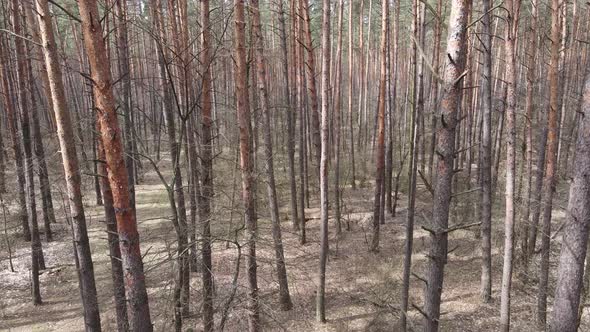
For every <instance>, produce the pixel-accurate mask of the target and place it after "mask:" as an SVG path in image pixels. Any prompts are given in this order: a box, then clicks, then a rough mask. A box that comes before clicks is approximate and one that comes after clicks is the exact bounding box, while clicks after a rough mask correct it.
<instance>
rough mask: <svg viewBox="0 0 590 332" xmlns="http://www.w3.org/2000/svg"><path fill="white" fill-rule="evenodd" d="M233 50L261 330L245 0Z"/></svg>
mask: <svg viewBox="0 0 590 332" xmlns="http://www.w3.org/2000/svg"><path fill="white" fill-rule="evenodd" d="M234 5H235V8H234V18H235V29H234V49H235V66H236V67H235V70H234V74H235V84H236V86H235V88H236V101H237V113H238V127H239V132H240V168H241V171H242V200H243V202H244V209H245V214H244V218H245V224H246V229H247V231H246V234H247V235H246V236H247V244H246V246H247V248H248V251H247V255H248V258H247V262H246V268H247V270H248V311H249V313H248V330H249V331H250V332H255V331H258V330H260V305H259V303H258V301H259V300H258V276H257V265H256V239H257V219H258V216H257V215H256V201H255V194H254V192H255V183H254V179H253V166H252V157H251V141H250V137H251V135H250V123H251V119H250V98H249V96H248V79H247V72H248V68H247V62H246V18H245V14H244V0H235V2H234Z"/></svg>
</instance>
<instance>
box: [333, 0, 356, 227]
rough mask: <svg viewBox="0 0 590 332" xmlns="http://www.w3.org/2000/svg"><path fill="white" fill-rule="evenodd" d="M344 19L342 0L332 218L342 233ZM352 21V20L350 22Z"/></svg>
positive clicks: (336, 89) (335, 90)
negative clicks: (341, 148) (341, 162)
mask: <svg viewBox="0 0 590 332" xmlns="http://www.w3.org/2000/svg"><path fill="white" fill-rule="evenodd" d="M351 6H352V5H351ZM343 19H344V0H340V1H339V3H338V27H337V29H338V40H337V46H336V59H335V61H336V64H335V71H336V76H335V87H334V144H335V145H336V147H335V151H334V159H335V160H334V219H335V220H336V233H337V234H340V233H342V220H341V219H342V212H341V210H342V208H341V206H340V202H341V199H342V198H341V193H342V191H341V189H340V146H341V138H340V130H341V127H342V115H341V114H342V82H341V80H342V34H343V30H342V22H343ZM351 23H352V22H351Z"/></svg>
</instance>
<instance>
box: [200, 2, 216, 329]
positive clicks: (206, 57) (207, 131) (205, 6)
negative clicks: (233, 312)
mask: <svg viewBox="0 0 590 332" xmlns="http://www.w3.org/2000/svg"><path fill="white" fill-rule="evenodd" d="M209 12H210V10H209V0H201V12H200V15H201V26H202V27H203V28H202V33H201V48H202V50H201V65H202V70H201V73H202V75H203V76H202V80H203V81H202V82H203V83H202V92H201V194H200V196H199V221H200V222H201V226H202V229H201V238H202V245H201V264H202V266H201V273H202V276H201V278H202V282H203V330H204V331H205V332H210V331H213V328H214V323H215V321H214V307H213V297H214V294H213V271H212V268H213V266H212V263H211V227H210V224H211V204H212V200H213V152H212V151H213V141H212V134H211V102H212V98H211V72H210V68H211V64H212V61H211V22H210V19H209Z"/></svg>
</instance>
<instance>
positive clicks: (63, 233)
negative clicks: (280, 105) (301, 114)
mask: <svg viewBox="0 0 590 332" xmlns="http://www.w3.org/2000/svg"><path fill="white" fill-rule="evenodd" d="M162 163H167V161H166V160H163V161H162ZM146 167H147V166H146ZM227 168H228V169H226V170H225V172H224V171H221V172H219V173H218V178H217V179H216V181H217V182H216V186H217V187H216V188H217V189H216V195H217V196H216V206H215V220H214V222H213V234H214V237H215V238H216V241H215V243H214V248H213V256H214V273H215V285H216V295H217V297H216V300H215V306H216V310H217V312H216V319H217V320H216V324H219V320H220V317H221V312H222V311H223V308H224V307H225V305H226V302H227V300H228V298H229V296H230V294H231V293H232V291H233V290H234V287H233V285H232V279H233V278H234V274H235V272H236V264H237V257H238V254H237V250H236V248H235V246H233V245H230V246H229V247H227V243H226V241H225V239H228V237H229V238H230V239H231V238H232V236H233V235H231V234H233V232H228V230H229V229H232V228H236V227H239V223H240V222H241V221H240V215H241V214H240V212H239V197H240V196H239V192H236V194H235V195H232V191H233V188H234V186H238V188H239V184H240V183H239V174H234V171H233V170H232V167H229V166H227ZM279 172H282V170H280V171H279ZM283 174H284V173H283ZM220 175H223V176H220ZM88 188H91V187H90V186H89V187H88ZM286 190H287V189H286V183H285V181H284V179H283V180H282V181H281V182H280V188H279V191H280V192H281V193H282V195H283V198H282V199H281V202H283V204H282V210H281V216H282V219H283V223H282V225H283V238H284V246H285V255H286V261H287V270H288V274H289V286H290V290H291V295H292V298H293V302H294V308H293V310H291V311H289V312H282V311H279V310H278V309H277V308H278V301H277V291H278V285H277V280H276V276H275V274H274V271H273V257H274V252H273V250H272V238H271V235H270V224H269V221H268V219H267V218H268V216H267V215H266V213H265V211H266V209H265V206H264V205H261V206H260V207H259V211H260V212H261V213H262V215H261V220H260V226H259V236H260V239H259V244H258V258H259V286H260V289H261V294H260V295H261V298H262V313H263V315H262V316H263V320H264V330H266V331H391V330H394V331H395V330H397V329H398V326H397V322H398V321H399V314H400V312H399V309H398V306H399V303H400V290H401V273H402V258H403V245H404V222H405V218H406V213H405V203H406V200H407V198H406V197H405V196H403V195H402V197H400V202H399V205H398V213H397V216H396V217H391V216H388V217H387V220H386V224H385V225H383V226H382V232H381V236H382V237H381V250H380V252H379V253H376V254H372V253H368V252H367V248H368V240H369V239H370V222H369V221H370V220H369V215H370V210H371V205H372V203H371V202H372V198H371V195H372V189H371V188H370V184H368V185H367V188H365V189H359V190H356V191H352V190H350V188H347V189H346V190H345V198H344V201H345V206H344V210H345V211H344V213H343V219H344V222H345V223H349V224H350V228H351V230H350V231H344V232H343V234H342V235H341V236H339V237H337V236H336V235H335V233H334V232H333V231H334V229H335V228H334V227H333V225H334V222H333V221H332V220H331V221H330V222H331V228H332V229H331V233H330V256H329V262H328V274H327V318H328V323H327V324H324V325H322V324H317V323H316V322H315V320H314V318H315V312H314V303H315V302H314V301H315V298H314V295H315V288H316V286H315V285H316V270H317V267H318V251H319V238H318V232H319V219H318V217H319V210H318V208H317V201H316V200H315V199H312V201H311V207H310V208H309V209H307V210H306V214H307V215H308V216H309V217H310V218H311V219H310V220H309V221H308V223H307V229H308V232H307V234H308V243H307V244H306V245H300V244H299V241H298V237H297V234H295V233H294V232H292V231H291V229H292V228H291V222H290V220H288V210H287V209H288V206H287V204H286V202H288V200H287V197H286V194H285V192H286ZM259 191H260V194H259V195H260V200H261V201H263V200H264V198H266V194H265V188H263V187H262V186H261V188H259ZM89 192H90V191H89ZM428 195H429V194H428V193H427V192H426V191H425V189H423V188H421V191H420V197H419V200H418V210H419V213H418V214H417V215H418V217H417V221H416V222H417V227H416V231H415V241H414V244H415V247H414V255H413V271H414V273H416V274H417V275H421V274H422V273H423V270H424V264H425V259H426V258H425V252H426V250H427V247H428V245H427V243H428V241H427V240H428V234H427V233H426V232H425V231H423V230H421V229H420V225H421V224H423V223H424V220H423V216H426V215H428V214H429V210H430V205H429V204H430V203H429V197H428ZM88 196H89V197H87V199H88V207H87V219H88V222H89V233H90V234H89V235H90V238H91V246H92V253H93V259H94V263H95V265H94V266H95V273H96V282H97V288H98V295H99V302H100V310H101V317H102V326H103V330H105V331H113V330H116V323H115V318H114V317H115V316H114V305H113V299H112V284H111V277H110V264H109V257H108V255H107V254H108V248H107V243H106V233H105V231H104V229H105V226H104V224H103V223H102V222H101V221H102V220H101V218H102V208H101V207H96V206H93V205H92V204H91V201H92V200H93V197H91V196H92V195H90V194H89V195H88ZM232 196H234V199H235V202H234V204H233V208H234V209H233V210H235V212H233V213H232V204H231V201H232ZM497 199H501V196H500V195H498V196H497ZM137 202H138V204H137V209H138V219H139V220H140V234H141V240H142V244H141V245H142V251H143V253H144V255H145V256H144V263H145V270H146V275H147V284H148V287H149V289H148V293H149V297H150V306H151V312H152V319H153V321H154V323H155V327H156V330H158V331H170V330H172V324H173V317H172V311H171V309H172V303H171V299H172V296H171V294H172V284H171V280H173V279H172V276H173V273H174V269H175V264H174V259H173V257H172V255H173V252H174V247H175V235H174V230H173V227H172V224H171V222H170V221H169V220H168V219H167V216H168V211H169V207H168V205H167V201H166V195H165V190H164V187H163V186H162V185H161V184H160V183H159V180H158V178H157V176H156V175H155V173H154V172H147V173H146V174H145V175H144V177H143V180H142V184H141V185H139V186H137ZM58 206H59V205H58ZM459 209H460V207H459ZM57 210H58V213H59V215H62V213H61V212H62V211H63V210H62V209H61V208H57ZM494 213H495V215H497V216H498V217H499V218H501V215H502V213H503V208H501V207H498V208H497V209H496V211H495V212H494ZM458 214H459V215H460V213H458ZM230 219H231V220H232V224H231V225H230V222H229V221H230ZM554 219H555V223H556V228H557V226H558V225H559V223H560V222H561V220H562V219H563V211H562V210H556V211H555V213H554ZM470 222H472V221H470ZM54 230H55V231H56V236H55V237H56V239H55V241H54V242H51V243H45V242H44V243H43V249H44V251H45V258H46V261H47V266H48V269H47V270H45V271H43V274H42V275H41V285H42V289H41V291H42V296H43V301H44V304H43V305H41V306H37V307H35V306H33V305H32V304H31V301H30V292H29V264H30V255H29V252H30V251H29V247H28V244H26V243H24V242H23V241H22V240H20V239H17V236H16V235H14V234H12V235H11V236H10V239H11V241H12V246H13V248H12V249H13V261H14V267H15V270H16V272H10V270H9V265H8V255H7V250H6V245H5V243H4V241H2V242H3V243H2V247H1V248H0V249H1V251H0V292H1V295H0V330H6V331H83V318H82V311H81V306H80V294H79V290H78V287H77V278H76V274H75V266H74V264H73V257H72V244H71V237H70V233H69V226H67V224H65V223H64V221H63V218H62V219H61V220H60V221H59V223H58V224H56V225H54ZM501 230H502V221H501V220H500V219H498V220H495V221H494V232H495V233H494V239H493V254H494V261H493V272H494V276H493V277H494V279H493V282H494V284H493V285H494V293H493V297H494V300H493V302H492V303H491V304H482V303H481V301H480V299H479V283H480V259H479V251H478V248H479V240H478V239H477V238H476V237H475V233H474V231H476V230H462V231H457V232H453V233H452V234H451V238H450V241H449V248H451V250H452V252H451V253H450V254H449V260H448V264H447V266H446V270H445V271H446V274H445V282H444V287H445V288H444V293H443V302H444V303H443V307H442V312H443V313H444V315H443V316H442V319H441V320H442V321H441V330H443V331H496V330H498V328H499V314H500V313H499V296H500V295H499V286H500V282H501V267H502V265H501V264H502V261H501V257H502V244H503V237H502V231H501ZM556 239H557V240H559V239H560V237H559V236H557V237H556ZM239 242H240V243H242V242H243V241H242V239H239ZM558 247H559V246H558V245H554V246H553V249H552V253H553V256H554V257H553V260H552V263H553V269H552V271H553V272H555V271H556V263H555V255H556V254H557V252H558V250H559V248H558ZM241 258H242V259H241V262H240V270H239V277H238V280H239V282H238V286H237V288H235V292H236V296H235V299H234V301H233V302H232V303H230V304H229V311H228V312H229V314H228V321H227V323H226V326H225V330H227V331H243V330H245V329H246V326H247V325H246V311H245V294H246V293H245V288H244V287H245V285H246V282H245V279H244V277H245V271H244V262H243V255H242V256H241ZM537 269H538V266H537V265H533V266H532V268H531V270H532V271H536V270H537ZM532 279H533V280H532V281H530V282H529V283H528V284H524V283H523V281H522V278H521V277H520V276H518V275H517V276H516V277H515V279H514V288H513V292H512V294H513V300H512V327H513V331H536V329H535V327H534V312H535V308H536V283H535V282H534V278H532ZM554 282H555V281H554V279H552V280H551V284H550V285H551V287H553V286H554ZM421 283H422V282H421V281H420V280H418V279H417V278H413V279H412V288H411V291H410V295H411V303H413V304H414V305H416V306H421V298H422V284H421ZM191 286H192V292H191V312H192V314H191V316H190V317H187V318H186V320H185V328H186V329H187V330H188V329H189V328H192V329H193V330H199V329H200V326H201V324H200V318H199V314H198V312H199V308H200V305H201V301H200V297H201V296H200V292H201V290H200V289H201V280H200V273H192V282H191ZM409 318H410V319H409V322H410V326H411V327H413V328H414V329H416V330H418V329H419V327H420V325H421V317H420V314H419V312H418V311H417V310H412V311H411V312H410V314H409ZM582 329H583V330H590V322H589V319H588V315H585V316H584V321H583V325H582Z"/></svg>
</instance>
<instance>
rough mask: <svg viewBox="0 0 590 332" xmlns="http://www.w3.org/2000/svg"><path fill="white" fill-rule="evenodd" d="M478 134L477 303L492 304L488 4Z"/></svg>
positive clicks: (487, 0) (485, 6)
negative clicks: (479, 240) (479, 279)
mask: <svg viewBox="0 0 590 332" xmlns="http://www.w3.org/2000/svg"><path fill="white" fill-rule="evenodd" d="M482 3H483V12H484V13H486V14H485V15H484V16H483V18H482V23H483V32H482V36H481V38H482V42H483V43H482V44H483V45H482V47H483V49H484V50H483V73H482V76H483V77H482V90H481V91H482V133H481V161H480V163H479V165H480V168H481V170H480V171H481V203H480V204H481V207H480V209H481V255H482V261H481V299H482V301H483V302H484V303H489V302H490V301H491V300H492V179H491V177H492V35H491V33H490V32H491V13H489V12H490V7H491V5H490V0H483V2H482Z"/></svg>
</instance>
